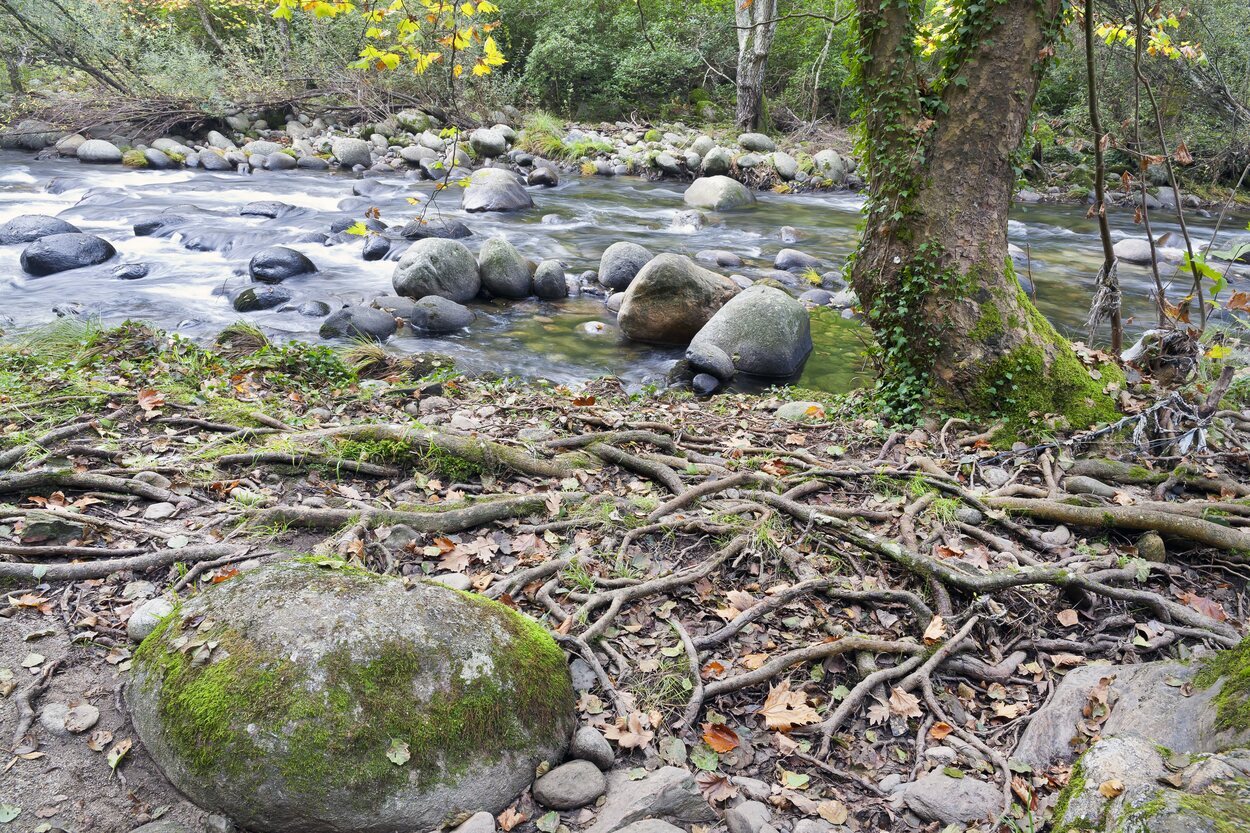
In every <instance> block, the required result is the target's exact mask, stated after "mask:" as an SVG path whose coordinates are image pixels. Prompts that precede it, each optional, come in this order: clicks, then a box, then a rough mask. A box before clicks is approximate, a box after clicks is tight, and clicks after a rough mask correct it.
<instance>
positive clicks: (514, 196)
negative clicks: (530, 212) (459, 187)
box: [460, 168, 534, 212]
mask: <svg viewBox="0 0 1250 833" xmlns="http://www.w3.org/2000/svg"><path fill="white" fill-rule="evenodd" d="M460 207H461V208H463V209H464V210H465V211H470V212H472V211H520V210H522V209H525V208H533V207H534V200H533V199H532V198H531V197H530V195H529V192H528V191H526V190H525V184H524V183H523V182H522V181H521V179H520V178H519V177H518V176H517V175H516V174H514V173H512V172H511V171H506V170H504V169H503V168H480V169H478V170H476V171H474V172H473V175H472V176H470V177H469V184H468V185H466V186H465V188H464V192H463V194H462V195H461V198H460Z"/></svg>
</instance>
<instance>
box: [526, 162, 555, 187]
mask: <svg viewBox="0 0 1250 833" xmlns="http://www.w3.org/2000/svg"><path fill="white" fill-rule="evenodd" d="M525 182H526V184H528V185H540V186H542V187H543V188H554V187H556V186H557V185H559V184H560V175H559V174H557V173H556V172H555V169H554V168H552V167H550V166H548V165H541V166H538V167H535V168H534V170H532V171H530V172H529V174H528V175H527V176H526V177H525Z"/></svg>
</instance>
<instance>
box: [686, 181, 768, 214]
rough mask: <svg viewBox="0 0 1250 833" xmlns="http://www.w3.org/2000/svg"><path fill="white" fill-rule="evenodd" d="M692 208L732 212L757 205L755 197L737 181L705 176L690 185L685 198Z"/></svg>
mask: <svg viewBox="0 0 1250 833" xmlns="http://www.w3.org/2000/svg"><path fill="white" fill-rule="evenodd" d="M683 199H684V200H685V202H686V205H688V206H690V207H692V208H706V209H708V210H710V211H731V210H733V209H735V208H745V207H747V206H750V205H754V204H755V195H754V194H752V193H751V189H750V188H747V187H746V186H745V185H743V184H742V183H741V182H739V181H738V180H736V179H730V178H729V177H727V176H703V177H699V178H698V179H696V180H695V181H694V182H692V183H690V187H689V188H687V189H686V195H685V197H683Z"/></svg>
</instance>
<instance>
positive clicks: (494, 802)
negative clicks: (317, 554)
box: [126, 559, 575, 833]
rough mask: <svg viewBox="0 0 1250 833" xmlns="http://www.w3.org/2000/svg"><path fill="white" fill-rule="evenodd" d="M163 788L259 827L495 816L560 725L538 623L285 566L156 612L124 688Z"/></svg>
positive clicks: (557, 658)
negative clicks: (160, 616)
mask: <svg viewBox="0 0 1250 833" xmlns="http://www.w3.org/2000/svg"><path fill="white" fill-rule="evenodd" d="M126 699H127V702H128V704H129V706H130V710H131V712H132V715H133V720H134V725H135V729H136V731H137V732H138V734H139V737H140V738H141V739H142V741H143V743H144V745H145V746H146V748H147V750H148V751H149V753H150V754H151V755H152V757H153V759H154V760H155V761H156V762H157V764H158V765H159V766H160V767H161V769H162V770H163V771H164V772H165V774H166V776H167V777H168V778H169V779H170V781H172V782H173V784H174V785H175V786H177V787H178V789H180V790H182V792H184V793H185V794H186V795H187V796H188V797H190V798H191V799H192V800H193V801H195V802H196V803H197V804H198V805H200V806H201V807H203V808H204V809H206V810H210V811H215V812H219V813H224V814H226V815H228V816H231V817H232V818H234V819H235V820H236V821H238V822H239V823H240V824H242V825H243V826H245V827H247V828H249V829H253V830H257V831H264V832H265V833H287V831H290V833H294V832H295V831H301V832H302V833H318V831H325V833H339V831H357V833H382V831H392V832H393V833H404V832H405V831H412V833H418V831H427V830H432V829H434V828H437V827H439V826H441V825H442V824H443V822H444V821H445V820H446V819H448V818H449V817H452V816H455V815H457V814H459V813H462V812H475V811H480V810H486V811H488V812H491V813H498V812H500V811H501V810H503V809H504V808H505V807H506V806H508V804H509V803H511V801H512V800H513V799H514V798H515V797H516V796H517V795H518V794H519V793H520V792H521V791H522V790H524V789H525V788H526V787H527V786H528V785H529V784H530V782H531V781H532V780H533V777H534V770H535V767H536V766H538V765H539V764H540V763H542V762H543V761H550V762H552V763H555V762H557V761H559V759H560V758H561V757H562V755H563V754H564V751H565V748H566V746H567V744H568V741H569V736H570V734H571V732H572V729H573V727H574V724H575V717H574V712H573V691H572V683H571V681H570V678H569V673H568V669H567V666H566V664H565V660H564V656H563V654H562V652H561V651H560V650H559V648H557V647H556V645H555V643H554V642H553V641H552V640H551V638H550V636H548V635H547V633H546V632H545V631H544V630H543V629H542V628H541V627H540V626H539V625H537V624H536V623H534V622H532V621H531V620H529V619H527V618H525V617H524V616H522V615H520V614H518V613H516V612H515V611H513V610H511V609H509V608H507V607H505V606H503V605H500V604H497V603H495V602H491V601H488V600H486V599H484V598H482V597H479V596H475V595H472V594H466V593H459V592H457V591H454V590H450V589H448V588H446V587H442V586H440V585H435V584H430V583H424V582H418V583H415V584H412V585H411V586H406V584H405V583H404V582H403V581H401V580H399V579H392V578H387V577H382V576H378V575H375V574H372V573H368V572H365V571H363V570H357V569H353V568H349V567H345V566H344V565H342V564H340V563H339V562H335V561H324V562H317V561H315V560H312V559H303V560H298V559H297V560H293V561H287V562H283V563H280V564H275V565H270V566H266V567H262V568H259V569H257V570H254V571H250V572H247V573H245V574H243V575H242V576H240V577H238V578H235V579H232V580H231V581H228V582H225V583H223V584H220V585H218V586H216V587H214V588H212V589H211V590H208V591H206V592H205V593H203V594H202V595H200V596H197V597H195V598H194V599H192V600H191V601H188V602H186V603H185V604H183V605H182V606H181V607H180V608H178V609H177V610H176V611H175V612H174V613H173V614H172V615H171V616H170V617H168V618H167V619H165V620H164V621H163V622H162V623H161V625H160V627H158V628H157V630H156V631H154V632H153V633H152V634H151V635H150V636H149V637H148V638H147V639H145V640H144V642H143V643H142V645H141V646H140V648H139V650H138V651H137V652H136V654H135V657H134V663H133V672H132V675H131V677H130V679H129V680H128V681H127V684H126Z"/></svg>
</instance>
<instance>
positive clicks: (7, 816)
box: [0, 804, 22, 824]
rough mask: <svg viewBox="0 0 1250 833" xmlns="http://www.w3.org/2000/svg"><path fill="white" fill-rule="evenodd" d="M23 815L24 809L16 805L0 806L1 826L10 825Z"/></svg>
mask: <svg viewBox="0 0 1250 833" xmlns="http://www.w3.org/2000/svg"><path fill="white" fill-rule="evenodd" d="M21 814H22V808H21V807H18V806H17V805H16V804H0V824H8V823H9V822H11V821H13V819H15V818H17V817H18V816H20V815H21Z"/></svg>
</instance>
